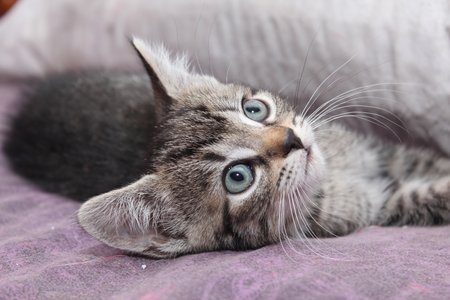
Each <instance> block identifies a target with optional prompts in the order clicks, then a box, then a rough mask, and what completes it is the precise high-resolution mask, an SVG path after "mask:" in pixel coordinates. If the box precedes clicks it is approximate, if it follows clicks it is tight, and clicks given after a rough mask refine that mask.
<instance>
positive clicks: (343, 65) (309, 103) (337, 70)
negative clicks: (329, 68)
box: [300, 55, 356, 118]
mask: <svg viewBox="0 0 450 300" xmlns="http://www.w3.org/2000/svg"><path fill="white" fill-rule="evenodd" d="M355 56H356V55H353V56H352V57H350V58H349V59H348V60H347V61H345V62H344V63H343V64H341V65H340V66H339V67H338V68H336V70H334V71H333V72H332V73H331V74H329V75H328V76H327V77H326V78H325V79H324V80H323V81H322V82H321V83H320V84H319V86H318V87H317V88H316V89H315V91H314V92H313V94H312V95H311V97H310V98H309V100H308V102H307V103H306V105H305V107H304V109H303V111H302V113H301V114H300V116H301V117H302V118H304V117H305V114H307V113H308V110H309V109H310V106H312V105H313V104H314V102H315V101H313V102H311V100H312V99H313V98H314V96H315V95H316V93H317V91H319V89H320V88H321V87H322V85H323V84H325V82H327V81H328V79H329V78H330V77H331V76H333V75H334V74H336V73H337V72H339V70H341V69H342V68H343V67H345V66H346V65H347V64H348V63H350V62H351V61H352V60H353V58H354V57H355Z"/></svg>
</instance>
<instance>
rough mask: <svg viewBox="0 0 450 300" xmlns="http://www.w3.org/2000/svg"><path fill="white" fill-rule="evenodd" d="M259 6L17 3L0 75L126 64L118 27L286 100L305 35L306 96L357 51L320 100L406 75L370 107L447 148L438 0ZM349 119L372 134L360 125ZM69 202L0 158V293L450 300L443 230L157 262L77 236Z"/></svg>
mask: <svg viewBox="0 0 450 300" xmlns="http://www.w3.org/2000/svg"><path fill="white" fill-rule="evenodd" d="M150 3H151V4H150ZM271 3H273V2H272V1H269V0H267V1H266V0H264V1H246V2H242V1H237V0H236V1H226V2H225V1H224V2H220V3H214V4H211V3H209V1H202V0H195V1H184V0H163V1H151V2H148V1H144V0H130V1H127V2H126V5H125V4H124V2H123V1H120V0H110V1H103V2H101V1H89V0H76V1H75V0H27V1H25V0H24V1H19V2H18V4H17V5H16V6H15V7H14V8H13V9H12V10H11V12H10V13H8V14H7V15H6V16H5V17H4V18H2V19H0V37H1V42H0V80H1V81H4V82H6V81H9V80H10V79H11V78H15V79H18V78H22V77H24V76H27V75H43V74H45V73H48V72H55V71H65V70H69V69H80V68H88V67H90V68H108V69H130V68H133V69H137V68H139V66H138V60H137V59H136V58H135V57H134V56H133V55H134V53H133V51H132V50H131V49H130V47H129V44H128V42H127V41H126V36H127V35H130V34H136V35H140V36H143V37H146V38H148V39H151V40H163V41H164V42H165V43H166V44H167V45H168V46H169V47H171V48H173V49H182V50H188V51H189V52H190V53H191V54H194V55H193V56H194V65H195V66H196V67H197V69H200V68H199V67H198V66H197V65H200V66H201V68H202V70H203V71H204V72H206V73H213V74H215V75H216V76H218V77H219V78H221V79H222V80H226V79H228V81H243V82H247V83H250V84H252V85H254V86H256V87H266V88H270V89H272V90H275V91H278V90H280V89H283V88H284V89H283V92H284V93H285V94H287V95H290V96H291V97H292V96H295V94H296V86H295V79H296V78H297V77H298V75H299V71H300V69H301V65H302V63H303V60H304V58H305V56H306V53H307V49H308V45H309V44H310V42H311V40H312V39H313V37H314V36H316V38H315V42H314V44H313V47H312V49H313V50H312V51H311V53H310V56H309V58H308V64H307V67H306V71H305V74H304V80H303V83H302V89H303V87H305V93H304V94H305V95H306V94H312V93H313V92H314V90H315V88H316V87H317V86H318V85H319V84H320V82H321V80H323V79H325V78H326V77H327V75H328V74H330V73H331V72H333V71H334V70H335V69H336V68H337V67H338V66H339V65H340V64H342V63H343V62H345V61H346V60H347V59H348V58H349V57H351V56H352V55H353V54H356V56H355V58H354V59H353V61H352V62H351V64H349V65H348V66H346V67H345V68H343V69H342V70H341V71H340V72H339V73H338V74H336V76H335V77H333V79H332V80H334V79H337V78H340V77H341V76H345V75H349V77H348V78H346V80H345V81H343V82H342V84H341V85H340V86H339V87H338V88H337V89H336V90H332V91H331V92H330V93H329V94H328V98H329V97H330V96H332V95H336V94H337V93H338V92H339V91H344V90H348V89H351V88H355V87H358V86H361V85H367V84H371V83H378V82H398V81H401V82H410V83H411V82H412V83H415V85H414V86H413V87H410V86H407V87H406V88H405V87H404V88H403V90H404V91H405V92H406V93H391V92H390V91H389V92H388V95H386V94H384V95H383V97H384V98H389V99H395V100H396V101H392V100H387V101H380V102H377V103H375V104H376V105H379V106H381V107H384V108H388V109H390V110H391V111H393V112H395V113H396V114H399V115H400V116H401V118H402V119H403V121H404V123H405V126H406V127H407V128H408V130H409V132H410V137H411V139H412V140H415V141H418V140H420V141H422V143H423V142H425V143H426V144H427V145H428V146H431V147H434V148H437V149H440V150H442V151H443V152H446V153H447V154H448V153H450V125H449V119H448V118H449V117H448V116H449V115H450V104H449V103H450V85H449V84H448V83H449V82H450V68H449V66H450V49H449V48H450V42H449V36H450V30H449V22H450V21H449V20H450V7H449V3H448V1H446V0H436V1H432V2H431V1H414V2H412V1H409V0H395V1H392V0H382V1H380V0H361V1H358V2H357V4H356V2H355V1H352V0H346V1H343V0H338V1H328V0H305V1H284V2H283V4H279V5H277V6H273V5H272V4H271ZM197 61H198V63H197ZM360 71H361V72H360ZM358 72H359V73H358ZM356 73H357V74H356ZM353 74H356V75H355V76H353ZM310 80H311V82H310V84H307V83H308V81H310ZM9 82H10V81H9ZM417 83H419V86H420V87H418V86H417ZM325 86H326V85H325ZM302 89H301V90H302ZM323 98H324V99H326V98H327V97H323ZM17 104H18V103H17V86H15V85H14V84H13V83H11V82H10V83H9V84H8V83H3V84H1V86H0V130H1V133H0V143H1V141H2V140H3V139H4V135H5V133H6V131H7V123H8V119H9V118H10V117H11V116H12V115H13V114H14V110H15V108H16V106H17ZM352 125H353V126H355V127H358V126H363V125H362V123H352ZM359 129H360V130H364V131H366V132H371V131H372V130H373V128H371V127H369V126H367V125H364V126H363V127H362V128H359ZM383 133H384V134H385V135H387V134H388V133H387V132H383ZM402 137H403V138H404V139H408V138H407V136H406V135H405V136H402ZM78 207H79V204H78V203H75V202H72V201H71V200H70V199H64V198H62V197H58V196H56V195H50V194H47V193H44V192H42V191H39V190H38V189H37V188H36V187H33V186H32V185H31V184H30V183H27V182H25V181H24V180H23V179H21V178H19V177H18V176H16V175H15V174H13V173H12V171H10V170H9V168H8V164H7V162H6V159H5V157H4V156H3V154H0V298H4V299H35V298H38V299H49V298H50V299H80V298H92V299H101V298H104V299H106V298H108V299H110V298H112V299H168V298H172V299H218V298H220V299H257V298H258V299H260V298H263V299H264V298H265V299H273V298H278V299H279V298H283V299H292V298H302V299H308V298H321V299H327V298H329V299H331V298H332V299H335V298H350V299H368V298H371V299H372V298H374V299H393V298H395V299H414V298H416V299H444V298H447V297H448V295H450V271H449V270H450V238H449V233H450V227H448V226H447V227H436V228H379V227H371V228H367V229H364V230H362V231H360V232H357V233H355V234H352V235H350V236H347V237H342V238H336V239H328V240H324V241H322V242H318V241H310V243H312V246H311V245H310V247H309V248H311V247H313V249H314V251H315V252H318V253H319V254H317V253H313V252H312V251H311V250H310V249H309V248H308V247H307V246H306V245H305V244H303V243H297V244H296V247H295V248H296V249H297V250H298V251H300V252H301V253H303V254H300V255H295V254H294V253H293V252H292V251H290V250H287V252H288V254H289V255H287V254H286V253H285V251H284V250H283V247H282V246H281V245H272V246H268V247H264V248H262V249H258V250H255V251H248V252H230V251H227V252H214V253H203V254H198V255H190V256H184V257H180V258H177V259H174V260H160V261H157V260H151V259H147V258H142V257H132V256H126V255H124V254H123V253H121V252H120V251H117V250H114V249H111V248H109V247H107V246H105V245H103V244H101V243H100V242H98V241H96V240H94V239H93V238H91V237H90V236H89V235H88V234H86V233H85V232H83V231H82V230H81V229H80V228H79V226H78V225H77V224H76V221H75V213H76V209H77V208H78ZM285 246H286V245H285ZM286 247H287V246H286Z"/></svg>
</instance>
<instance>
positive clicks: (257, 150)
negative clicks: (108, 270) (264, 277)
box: [78, 39, 323, 257]
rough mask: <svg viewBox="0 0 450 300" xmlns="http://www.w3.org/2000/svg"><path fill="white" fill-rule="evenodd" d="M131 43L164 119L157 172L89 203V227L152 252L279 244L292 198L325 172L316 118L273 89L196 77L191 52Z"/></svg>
mask: <svg viewBox="0 0 450 300" xmlns="http://www.w3.org/2000/svg"><path fill="white" fill-rule="evenodd" d="M132 43H133V45H134V47H135V49H136V50H137V52H138V54H139V56H140V58H141V59H142V61H143V62H144V65H145V67H146V69H147V72H148V74H149V76H150V79H151V82H152V86H153V91H154V94H155V97H156V98H157V100H158V105H157V107H156V109H157V110H158V111H159V114H160V115H162V116H163V117H162V118H161V120H160V121H159V127H158V128H159V133H158V135H157V136H156V137H155V138H154V139H153V143H154V145H155V149H154V150H153V151H152V163H151V165H150V166H149V170H151V172H149V174H147V175H144V176H143V177H142V178H141V179H139V180H138V181H136V182H134V183H132V184H130V185H128V186H125V187H123V188H121V189H118V190H113V191H111V192H108V193H106V194H102V195H99V196H96V197H94V198H91V199H89V200H88V201H87V202H86V203H85V204H83V206H82V207H81V209H80V211H79V214H78V217H79V221H80V224H81V225H82V226H83V227H84V228H85V229H86V230H87V232H89V233H90V234H92V235H93V236H94V237H96V238H98V239H100V240H101V241H103V242H105V243H106V244H108V245H110V246H113V247H116V248H120V249H124V250H127V251H131V252H134V253H140V254H144V255H149V256H153V257H172V256H177V255H181V254H186V253H193V252H200V251H209V250H217V249H250V248H256V247H260V246H263V245H267V244H270V243H274V242H276V241H279V240H280V237H281V236H282V235H283V233H282V231H283V229H284V228H285V226H286V227H287V228H289V227H290V224H291V223H292V220H291V213H286V211H288V210H289V209H290V208H289V205H290V204H289V202H287V201H285V199H284V197H285V196H286V195H290V196H292V194H293V191H296V190H297V189H298V188H300V189H302V188H309V187H310V186H311V185H313V184H315V182H316V181H317V180H318V178H319V177H320V173H321V170H322V168H323V166H322V164H323V159H322V156H321V154H320V151H319V149H318V147H317V145H316V144H315V142H314V136H313V132H312V129H311V128H310V126H309V125H308V123H307V122H306V121H305V120H303V119H302V118H301V117H300V116H298V115H296V113H295V111H294V109H293V108H292V107H291V106H290V105H289V104H287V103H286V102H284V101H283V100H282V99H280V98H279V97H277V96H275V95H272V94H270V93H269V92H266V91H261V90H254V89H251V88H248V87H245V86H241V85H235V84H222V83H220V82H218V81H217V80H216V79H215V78H212V77H209V76H204V75H198V74H193V73H191V72H189V71H188V65H187V63H186V60H185V59H184V58H182V57H178V58H176V59H171V58H170V56H169V55H168V53H167V52H166V51H165V50H164V48H162V47H152V46H149V45H147V44H145V43H144V42H143V41H141V40H139V39H133V41H132ZM296 207H297V208H299V207H298V206H296ZM287 234H290V233H289V232H287Z"/></svg>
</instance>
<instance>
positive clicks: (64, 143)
mask: <svg viewBox="0 0 450 300" xmlns="http://www.w3.org/2000/svg"><path fill="white" fill-rule="evenodd" d="M23 96H24V97H25V99H23V100H24V104H23V106H22V107H21V109H20V111H19V113H18V114H17V115H16V116H15V117H14V118H13V120H12V124H11V127H10V132H9V134H8V138H7V141H6V143H5V146H4V151H5V153H6V154H7V156H8V157H9V161H10V163H11V167H12V168H13V169H14V170H15V171H16V172H17V173H19V174H20V175H22V176H24V177H26V178H27V179H29V180H31V181H32V182H34V183H36V184H37V185H39V186H40V187H41V188H43V189H44V190H47V191H49V192H55V193H58V194H63V195H65V196H68V197H71V198H74V199H79V200H85V199H87V198H89V197H91V196H94V195H97V194H100V193H103V192H106V191H109V190H111V189H114V188H117V187H120V186H122V185H124V184H126V183H129V182H132V181H134V180H136V179H137V178H138V177H139V176H140V175H142V174H143V173H144V170H145V167H146V156H147V155H148V153H149V149H150V145H149V142H150V140H151V136H152V135H153V134H152V130H153V128H154V122H155V115H154V112H153V111H154V109H153V105H154V103H153V98H152V97H153V96H152V90H151V85H150V82H149V81H148V77H146V76H145V75H142V76H138V75H129V74H116V75H106V74H102V73H95V74H65V75H54V76H51V77H49V78H47V79H45V80H42V81H39V82H36V83H34V84H33V85H32V86H31V87H30V88H29V89H27V91H25V92H24V93H23Z"/></svg>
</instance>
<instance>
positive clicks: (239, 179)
mask: <svg viewBox="0 0 450 300" xmlns="http://www.w3.org/2000/svg"><path fill="white" fill-rule="evenodd" d="M252 183H253V171H252V169H251V168H250V166H248V165H245V164H237V165H234V166H232V167H231V168H230V169H229V170H228V172H227V173H226V174H225V188H226V189H227V191H228V192H229V193H231V194H237V193H241V192H243V191H245V190H246V189H248V188H249V187H250V186H251V185H252Z"/></svg>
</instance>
